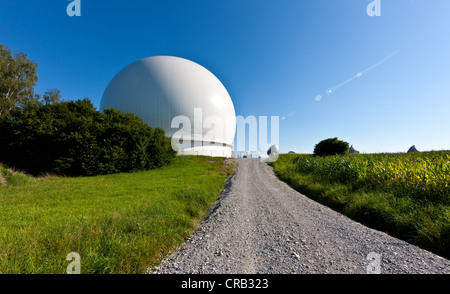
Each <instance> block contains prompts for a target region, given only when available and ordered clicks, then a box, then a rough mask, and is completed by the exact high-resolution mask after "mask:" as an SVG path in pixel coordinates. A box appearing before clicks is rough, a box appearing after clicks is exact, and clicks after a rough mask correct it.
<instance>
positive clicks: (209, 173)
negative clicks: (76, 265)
mask: <svg viewBox="0 0 450 294" xmlns="http://www.w3.org/2000/svg"><path fill="white" fill-rule="evenodd" d="M233 167H234V165H233V164H231V165H227V164H224V159H223V158H210V157H194V156H179V157H177V158H176V159H175V161H174V163H173V164H172V165H170V166H167V167H163V168H160V169H156V170H150V171H145V172H137V173H122V174H114V175H106V176H95V177H78V178H60V177H47V178H44V179H37V180H32V181H25V182H24V183H21V184H19V185H7V186H3V185H0V273H65V271H66V268H67V266H68V264H69V263H70V262H69V261H66V260H65V259H66V256H67V254H68V253H70V252H77V253H79V254H80V256H81V273H142V272H144V271H145V270H146V269H147V267H149V266H154V265H156V264H157V263H158V262H159V261H160V260H161V258H163V257H164V255H165V254H167V253H169V252H170V251H171V250H173V249H174V248H175V247H177V246H178V245H179V244H180V243H181V242H183V241H184V240H185V239H186V238H187V237H188V236H189V235H190V234H191V233H192V232H193V230H194V229H195V228H196V227H197V225H198V222H199V221H200V220H201V218H202V217H204V216H205V215H206V213H207V211H208V209H209V208H210V206H211V204H212V203H213V202H214V201H215V200H216V199H217V197H218V196H219V194H220V192H221V190H222V189H223V187H224V184H225V182H226V180H227V178H228V177H229V176H230V175H231V173H232V172H233ZM2 174H4V173H3V172H2ZM4 176H5V175H4ZM5 178H6V177H5Z"/></svg>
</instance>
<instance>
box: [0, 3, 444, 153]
mask: <svg viewBox="0 0 450 294" xmlns="http://www.w3.org/2000/svg"><path fill="white" fill-rule="evenodd" d="M69 3H70V1H66V0H46V1H35V0H14V1H13V0H0V43H3V44H5V45H7V46H8V47H9V48H10V49H11V50H13V51H14V52H17V51H23V52H24V53H27V54H28V55H29V57H30V58H31V59H32V60H35V61H36V62H37V63H38V76H39V81H38V83H37V86H36V92H38V93H40V94H43V92H45V90H47V89H51V88H58V89H60V90H61V92H62V96H63V98H64V99H65V100H72V99H80V98H84V97H89V98H91V100H92V101H93V103H94V105H95V106H97V107H99V105H100V100H101V97H102V94H103V91H104V89H105V88H106V86H107V84H108V82H109V81H110V80H111V79H112V77H113V76H114V75H115V74H116V73H117V72H118V71H120V70H121V69H122V68H123V67H125V66H127V65H128V64H130V63H132V62H134V61H136V60H138V59H141V58H144V57H149V56H154V55H173V56H179V57H184V58H187V59H190V60H192V61H194V62H197V63H199V64H201V65H203V66H204V67H206V68H207V69H209V70H210V71H211V72H213V73H214V74H215V75H216V76H217V77H218V78H219V79H220V80H221V81H222V83H223V84H224V85H225V87H226V88H227V90H228V92H229V93H230V96H231V97H232V99H233V102H234V105H235V109H236V114H237V115H242V116H244V117H246V116H249V115H253V116H257V117H258V116H279V117H280V142H279V143H280V149H281V152H287V151H288V150H291V149H294V150H296V151H298V152H312V151H313V148H314V145H315V144H317V143H318V142H319V141H320V140H322V139H326V138H330V137H338V138H339V139H342V140H345V141H347V142H349V143H351V144H354V146H355V148H356V149H357V150H359V151H361V152H365V153H371V152H399V151H406V150H408V148H409V147H410V146H411V145H416V147H417V149H419V150H424V151H425V150H441V149H447V150H448V149H450V17H449V13H450V1H448V0H380V3H381V16H373V17H369V16H368V15H367V13H366V8H367V6H368V5H369V4H370V3H371V1H368V0H345V1H336V0H277V1H273V0H257V1H255V0H226V1H224V0H178V1H173V0H161V1H152V0H142V1H139V0H128V1H123V0H122V1H115V0H110V1H101V0H96V1H93V0H81V16H80V17H69V16H68V15H67V14H66V7H67V5H68V4H69Z"/></svg>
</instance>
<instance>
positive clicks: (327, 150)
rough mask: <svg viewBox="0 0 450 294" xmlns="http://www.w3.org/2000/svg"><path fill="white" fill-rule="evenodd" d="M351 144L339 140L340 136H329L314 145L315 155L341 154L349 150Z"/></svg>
mask: <svg viewBox="0 0 450 294" xmlns="http://www.w3.org/2000/svg"><path fill="white" fill-rule="evenodd" d="M348 148H349V144H348V143H347V142H345V141H341V140H338V138H329V139H325V140H322V141H320V142H319V143H318V144H316V146H315V147H314V155H316V156H327V155H339V154H344V153H345V152H347V151H348Z"/></svg>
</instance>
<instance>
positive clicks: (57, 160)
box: [0, 99, 175, 176]
mask: <svg viewBox="0 0 450 294" xmlns="http://www.w3.org/2000/svg"><path fill="white" fill-rule="evenodd" d="M0 138H2V139H1V141H0V161H1V162H3V163H5V164H6V165H8V166H11V167H15V168H18V169H20V170H23V171H25V172H27V173H30V174H32V175H39V174H43V173H53V174H59V175H70V176H77V175H89V176H90V175H98V174H110V173H117V172H130V171H137V170H146V169H152V168H157V167H160V166H163V165H167V164H168V163H170V161H171V160H172V158H173V157H174V156H175V152H174V151H173V150H172V148H171V144H170V139H169V138H167V137H165V134H164V131H163V130H162V129H159V128H156V129H153V128H151V127H149V126H148V125H146V124H145V123H144V122H142V120H141V119H140V118H138V117H137V116H135V115H134V114H124V113H121V112H120V111H119V110H117V109H113V108H111V109H106V110H105V111H104V112H103V113H102V112H100V111H97V110H96V109H95V107H94V106H93V104H92V103H91V102H90V101H89V100H88V99H84V100H78V101H68V102H58V103H53V104H49V105H43V104H28V105H26V106H24V107H23V108H21V109H19V110H17V111H15V112H13V113H12V117H11V118H10V119H5V120H2V121H0Z"/></svg>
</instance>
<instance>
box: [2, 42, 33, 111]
mask: <svg viewBox="0 0 450 294" xmlns="http://www.w3.org/2000/svg"><path fill="white" fill-rule="evenodd" d="M37 80H38V77H37V64H36V63H35V62H33V61H31V60H30V59H28V55H26V54H24V53H22V52H18V53H16V54H13V53H12V51H11V50H9V49H8V47H6V46H5V45H3V44H0V118H4V117H8V116H9V115H10V113H11V111H12V110H14V109H15V108H16V107H18V106H20V105H22V104H24V103H26V102H28V101H30V100H33V99H34V86H35V84H36V82H37Z"/></svg>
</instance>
